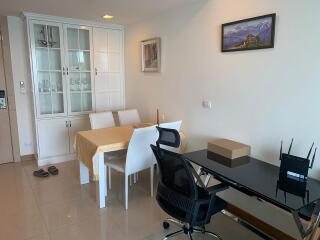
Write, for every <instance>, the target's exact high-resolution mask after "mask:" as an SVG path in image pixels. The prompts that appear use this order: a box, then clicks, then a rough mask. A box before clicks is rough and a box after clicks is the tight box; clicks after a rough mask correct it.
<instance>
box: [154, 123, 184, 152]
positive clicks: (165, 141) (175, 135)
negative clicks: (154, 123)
mask: <svg viewBox="0 0 320 240" xmlns="http://www.w3.org/2000/svg"><path fill="white" fill-rule="evenodd" d="M157 130H158V132H159V138H158V140H157V142H156V144H157V146H158V148H159V149H160V145H164V146H168V147H174V148H178V147H179V146H180V134H179V132H178V131H177V130H176V129H170V128H162V127H157Z"/></svg>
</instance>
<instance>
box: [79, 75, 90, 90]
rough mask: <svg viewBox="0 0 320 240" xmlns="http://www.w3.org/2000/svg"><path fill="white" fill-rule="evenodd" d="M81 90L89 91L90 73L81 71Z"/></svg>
mask: <svg viewBox="0 0 320 240" xmlns="http://www.w3.org/2000/svg"><path fill="white" fill-rule="evenodd" d="M81 90H82V91H91V76H90V73H81Z"/></svg>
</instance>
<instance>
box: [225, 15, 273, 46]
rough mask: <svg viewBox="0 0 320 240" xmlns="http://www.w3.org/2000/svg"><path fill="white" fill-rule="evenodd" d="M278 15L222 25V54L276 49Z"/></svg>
mask: <svg viewBox="0 0 320 240" xmlns="http://www.w3.org/2000/svg"><path fill="white" fill-rule="evenodd" d="M275 21H276V14H275V13H274V14H269V15H264V16H260V17H254V18H248V19H244V20H240V21H236V22H230V23H225V24H222V41H221V42H222V44H221V51H222V52H233V51H243V50H254V49H263V48H273V47H274V30H275Z"/></svg>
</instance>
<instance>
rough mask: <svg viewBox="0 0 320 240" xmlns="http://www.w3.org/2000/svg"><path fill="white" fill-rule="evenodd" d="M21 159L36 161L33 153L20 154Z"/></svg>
mask: <svg viewBox="0 0 320 240" xmlns="http://www.w3.org/2000/svg"><path fill="white" fill-rule="evenodd" d="M20 159H21V161H36V160H37V157H36V155H35V154H29V155H23V156H20Z"/></svg>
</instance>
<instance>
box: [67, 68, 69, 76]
mask: <svg viewBox="0 0 320 240" xmlns="http://www.w3.org/2000/svg"><path fill="white" fill-rule="evenodd" d="M67 75H69V68H68V67H67Z"/></svg>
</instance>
